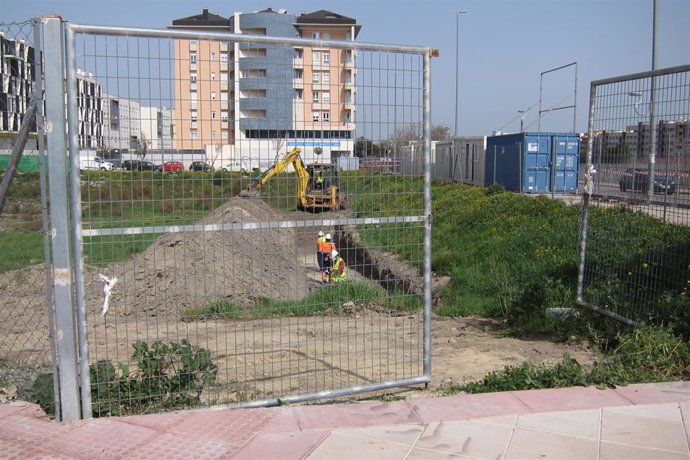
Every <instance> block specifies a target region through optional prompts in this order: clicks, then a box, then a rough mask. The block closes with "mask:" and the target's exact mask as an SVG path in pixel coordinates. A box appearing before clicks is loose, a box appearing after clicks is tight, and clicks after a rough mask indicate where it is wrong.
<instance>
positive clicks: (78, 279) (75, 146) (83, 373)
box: [65, 26, 91, 418]
mask: <svg viewBox="0 0 690 460" xmlns="http://www.w3.org/2000/svg"><path fill="white" fill-rule="evenodd" d="M66 33H67V36H66V45H67V47H66V55H65V62H66V63H67V122H68V126H69V127H68V133H69V158H70V166H71V169H72V171H71V174H70V192H71V196H70V204H71V206H72V256H73V257H74V262H73V263H74V284H75V297H76V301H77V302H76V303H77V336H78V338H79V344H78V345H79V384H80V386H81V393H80V394H81V416H82V418H91V378H90V375H89V344H88V326H87V322H86V304H85V299H84V297H85V295H84V257H83V254H82V236H81V186H80V183H79V141H78V139H77V132H78V129H79V128H78V126H79V124H78V123H79V122H78V119H77V74H76V69H77V59H76V50H75V38H74V35H75V34H74V31H73V30H72V29H70V27H69V26H67V27H66Z"/></svg>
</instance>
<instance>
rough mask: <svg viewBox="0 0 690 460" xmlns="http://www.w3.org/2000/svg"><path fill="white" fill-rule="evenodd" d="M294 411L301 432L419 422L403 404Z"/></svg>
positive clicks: (355, 405)
mask: <svg viewBox="0 0 690 460" xmlns="http://www.w3.org/2000/svg"><path fill="white" fill-rule="evenodd" d="M294 410H295V415H296V416H297V420H298V423H299V426H300V428H301V429H302V430H308V429H318V428H340V427H363V426H373V425H396V424H399V423H419V421H420V420H419V418H418V417H417V415H416V414H415V412H414V411H413V410H412V408H411V407H410V406H409V405H408V404H407V402H406V401H395V402H389V403H361V404H333V405H313V406H298V407H295V408H294Z"/></svg>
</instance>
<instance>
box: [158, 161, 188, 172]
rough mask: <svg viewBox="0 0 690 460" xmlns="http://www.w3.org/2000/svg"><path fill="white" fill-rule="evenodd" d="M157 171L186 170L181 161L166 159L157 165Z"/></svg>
mask: <svg viewBox="0 0 690 460" xmlns="http://www.w3.org/2000/svg"><path fill="white" fill-rule="evenodd" d="M156 171H161V172H177V171H184V165H183V164H182V163H181V162H179V161H166V162H165V163H163V164H160V165H156Z"/></svg>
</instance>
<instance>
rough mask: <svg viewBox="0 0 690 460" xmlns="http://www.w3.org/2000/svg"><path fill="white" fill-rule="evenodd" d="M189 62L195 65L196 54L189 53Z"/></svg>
mask: <svg viewBox="0 0 690 460" xmlns="http://www.w3.org/2000/svg"><path fill="white" fill-rule="evenodd" d="M189 62H194V63H196V53H189Z"/></svg>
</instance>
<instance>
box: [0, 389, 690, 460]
mask: <svg viewBox="0 0 690 460" xmlns="http://www.w3.org/2000/svg"><path fill="white" fill-rule="evenodd" d="M19 404H20V405H10V404H0V457H1V458H22V459H24V458H84V459H86V458H128V459H129V458H166V459H174V458H180V459H187V458H236V459H264V458H265V459H273V458H276V459H302V458H309V459H324V458H327V459H350V458H351V459H357V460H365V459H370V458H372V459H373V458H376V459H430V458H431V459H433V458H459V459H479V458H487V459H524V458H536V459H549V458H551V459H563V460H567V459H578V460H580V459H600V460H609V459H690V448H689V447H688V434H690V382H673V383H661V384H642V385H630V386H627V387H620V388H618V389H615V390H611V389H609V390H597V389H596V388H593V387H589V388H582V387H573V388H565V389H559V390H532V391H518V392H505V393H491V394H484V395H461V396H451V397H441V398H420V399H410V400H405V401H395V402H389V403H380V402H366V403H352V404H330V405H308V406H306V405H305V406H289V407H277V408H261V409H238V410H228V409H223V410H203V411H190V412H175V413H167V414H158V415H146V416H132V417H111V418H102V419H93V420H85V421H78V422H72V423H56V422H53V421H50V420H49V419H48V418H47V417H46V416H45V415H44V414H43V412H42V411H41V409H40V408H39V407H37V406H35V405H33V404H28V403H19ZM21 404H23V405H21Z"/></svg>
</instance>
